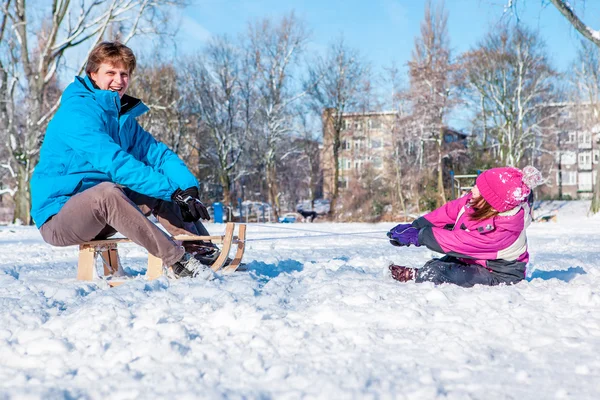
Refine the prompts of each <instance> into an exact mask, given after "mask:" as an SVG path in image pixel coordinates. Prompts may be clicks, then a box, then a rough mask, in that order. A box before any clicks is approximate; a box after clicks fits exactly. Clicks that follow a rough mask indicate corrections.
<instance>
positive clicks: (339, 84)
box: [307, 37, 369, 213]
mask: <svg viewBox="0 0 600 400" xmlns="http://www.w3.org/2000/svg"><path fill="white" fill-rule="evenodd" d="M368 74H369V66H368V65H367V63H366V62H365V61H363V60H362V59H361V56H360V54H359V53H358V51H356V50H353V49H351V48H349V47H348V46H347V45H346V44H345V43H344V39H343V37H342V38H340V39H339V40H337V41H336V42H334V43H333V44H332V45H331V46H330V47H329V50H328V52H327V54H326V55H325V56H324V57H317V60H316V61H315V62H314V63H312V66H311V67H310V68H309V75H310V80H309V82H308V83H307V87H308V90H309V93H310V95H311V98H312V105H313V108H314V110H315V112H316V113H317V114H318V115H321V114H323V115H324V121H323V124H324V127H325V126H327V127H328V129H324V134H326V135H329V136H330V137H329V136H328V137H324V138H323V141H324V145H325V146H326V147H327V148H325V150H324V151H326V152H331V154H332V156H333V158H332V160H333V161H332V162H331V168H332V169H333V171H326V173H327V174H328V176H325V177H324V179H326V180H327V181H328V182H329V184H328V187H329V189H330V190H332V191H333V192H332V193H330V194H329V195H330V196H331V207H330V212H331V213H334V212H335V205H336V201H337V198H338V193H339V185H338V181H339V178H340V163H339V154H340V147H341V136H342V129H343V121H344V120H343V115H344V113H345V112H348V111H355V110H356V109H357V108H358V106H359V103H360V99H361V96H359V94H360V91H361V86H362V85H363V84H364V81H365V80H367V79H368ZM315 82H316V84H315ZM325 132H326V133H325ZM332 172H333V174H332Z"/></svg>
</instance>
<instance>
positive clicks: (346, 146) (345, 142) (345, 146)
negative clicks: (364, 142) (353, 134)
mask: <svg viewBox="0 0 600 400" xmlns="http://www.w3.org/2000/svg"><path fill="white" fill-rule="evenodd" d="M350 148H351V146H350V141H349V140H343V141H342V150H350Z"/></svg>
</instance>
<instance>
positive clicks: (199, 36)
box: [178, 0, 600, 70]
mask: <svg viewBox="0 0 600 400" xmlns="http://www.w3.org/2000/svg"><path fill="white" fill-rule="evenodd" d="M519 1H520V3H519V4H521V6H520V8H519V13H518V15H519V17H520V20H521V21H522V22H523V23H526V24H527V25H528V26H530V27H532V28H535V29H538V30H539V31H540V33H541V35H542V37H543V38H544V39H545V40H546V42H547V44H548V49H549V54H550V56H551V60H552V62H553V63H554V65H555V67H556V68H559V69H561V70H564V69H566V68H567V67H568V65H569V63H570V62H571V60H572V59H573V57H574V54H575V51H574V50H575V47H576V45H577V42H578V40H579V37H580V35H579V33H578V32H576V31H575V30H574V29H573V28H571V26H570V25H569V23H568V22H567V21H566V19H565V18H564V17H563V16H562V15H561V14H559V12H558V11H557V10H556V9H555V8H554V6H552V5H549V4H547V3H548V0H519ZM507 2H508V0H446V2H445V6H446V10H447V11H448V28H449V35H450V43H451V46H452V49H453V51H454V54H455V55H457V54H459V53H460V52H463V51H465V50H468V49H469V48H470V47H472V46H474V45H475V44H476V43H477V41H478V40H480V39H481V38H482V37H483V36H484V34H485V33H486V32H487V31H488V29H489V28H491V27H493V26H494V25H496V24H497V23H498V21H499V20H500V18H502V15H503V9H504V5H505V4H506V3H507ZM425 3H426V2H425V1H424V0H370V1H366V0H303V1H281V0H279V1H278V0H255V1H248V0H247V1H241V0H196V1H195V2H194V4H193V5H191V6H189V7H187V8H186V9H185V10H184V12H183V13H182V16H181V18H182V19H181V30H180V33H179V36H180V41H179V45H178V47H179V49H180V51H183V52H190V51H194V50H195V49H199V48H201V47H202V46H203V44H204V43H205V42H206V41H207V40H208V38H210V36H211V35H212V34H223V33H227V34H229V35H231V36H235V35H237V34H239V33H243V32H244V31H245V30H246V28H247V25H248V22H249V21H253V20H256V19H260V18H264V17H270V18H275V19H276V18H280V17H281V16H283V15H285V14H287V13H289V12H290V11H291V10H294V11H295V12H296V15H297V16H298V17H300V18H301V19H303V20H304V21H305V22H306V24H307V26H308V28H309V29H310V30H311V31H312V36H311V44H310V46H311V49H313V50H317V51H318V50H323V49H325V48H326V47H327V45H328V44H329V43H330V42H331V40H332V39H334V38H337V37H339V36H340V34H343V35H344V37H345V38H346V43H347V44H348V45H350V46H352V47H354V48H356V49H358V50H359V51H360V52H361V53H362V54H363V56H364V57H365V58H366V59H367V60H369V61H370V62H371V63H372V65H373V66H374V67H375V68H378V67H381V66H384V65H389V64H390V63H391V62H393V61H395V62H396V63H397V64H398V65H399V66H403V65H405V64H406V62H407V61H408V60H409V59H410V56H411V51H412V48H413V44H414V38H415V37H416V36H417V35H419V25H420V23H421V20H422V18H423V13H424V8H425ZM592 3H596V4H594V5H592ZM597 3H600V2H599V1H598V0H588V1H587V3H586V2H583V1H582V0H574V4H575V5H576V6H578V9H579V10H583V8H582V5H585V6H586V9H585V10H584V11H585V14H584V20H585V22H587V23H589V24H590V25H591V26H592V27H594V26H595V27H597V28H600V4H597ZM434 4H435V2H434ZM544 4H546V6H544Z"/></svg>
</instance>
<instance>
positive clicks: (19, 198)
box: [13, 161, 32, 225]
mask: <svg viewBox="0 0 600 400" xmlns="http://www.w3.org/2000/svg"><path fill="white" fill-rule="evenodd" d="M16 173H17V185H18V186H17V192H16V193H15V196H14V200H15V215H14V218H13V222H17V220H19V221H21V223H22V224H25V225H29V224H31V223H32V220H31V212H30V210H31V196H30V192H29V181H30V179H29V178H30V175H31V174H30V171H29V162H28V161H27V162H26V163H25V165H23V164H19V165H18V167H17V171H16Z"/></svg>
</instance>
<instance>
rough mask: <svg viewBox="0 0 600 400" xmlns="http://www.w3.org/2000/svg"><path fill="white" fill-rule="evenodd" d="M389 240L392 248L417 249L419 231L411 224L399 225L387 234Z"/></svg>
mask: <svg viewBox="0 0 600 400" xmlns="http://www.w3.org/2000/svg"><path fill="white" fill-rule="evenodd" d="M387 236H388V237H389V238H390V243H391V244H393V245H394V246H410V245H411V244H412V245H415V246H416V247H419V246H420V245H421V244H420V243H419V229H417V228H414V227H413V226H412V224H400V225H398V226H396V227H394V228H393V229H392V230H391V231H389V232H388V233H387Z"/></svg>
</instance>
